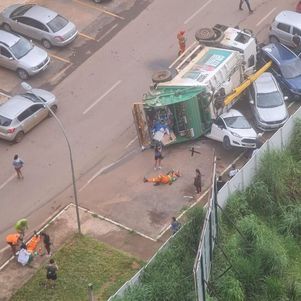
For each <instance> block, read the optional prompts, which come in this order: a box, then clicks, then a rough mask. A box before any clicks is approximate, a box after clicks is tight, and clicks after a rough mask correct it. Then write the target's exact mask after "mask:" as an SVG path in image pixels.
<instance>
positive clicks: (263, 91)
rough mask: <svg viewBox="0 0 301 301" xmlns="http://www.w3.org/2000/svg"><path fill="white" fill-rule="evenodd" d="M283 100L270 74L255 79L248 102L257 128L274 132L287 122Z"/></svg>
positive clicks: (266, 73)
mask: <svg viewBox="0 0 301 301" xmlns="http://www.w3.org/2000/svg"><path fill="white" fill-rule="evenodd" d="M285 98H287V97H284V96H283V94H282V91H281V89H280V88H279V85H278V83H277V81H276V79H275V78H274V76H273V75H272V73H270V72H265V73H263V74H262V75H261V76H260V77H259V78H257V80H256V81H255V82H254V83H253V85H252V86H251V87H250V89H249V101H250V105H251V110H252V112H253V114H254V117H255V121H256V125H257V127H258V128H260V129H262V130H264V131H268V130H274V129H277V128H279V127H281V126H282V125H283V124H284V123H285V122H286V121H287V119H288V112H287V108H286V104H285V101H284V100H285Z"/></svg>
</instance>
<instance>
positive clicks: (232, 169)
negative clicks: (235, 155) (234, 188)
mask: <svg viewBox="0 0 301 301" xmlns="http://www.w3.org/2000/svg"><path fill="white" fill-rule="evenodd" d="M238 172H239V169H237V168H236V166H235V164H232V166H231V169H230V170H229V173H228V175H229V177H230V178H233V177H234V176H235V175H236V174H237V173H238Z"/></svg>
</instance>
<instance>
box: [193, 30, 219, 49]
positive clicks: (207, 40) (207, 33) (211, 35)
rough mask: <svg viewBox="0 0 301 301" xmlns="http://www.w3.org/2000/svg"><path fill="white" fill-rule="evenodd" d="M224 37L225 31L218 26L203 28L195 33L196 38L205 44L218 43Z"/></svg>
mask: <svg viewBox="0 0 301 301" xmlns="http://www.w3.org/2000/svg"><path fill="white" fill-rule="evenodd" d="M223 38H224V33H223V32H222V31H221V30H220V29H218V28H216V27H213V28H201V29H199V30H198V31H196V33H195V39H196V40H197V41H198V42H199V43H201V44H204V45H208V46H211V45H216V44H218V43H219V42H221V40H222V39H223Z"/></svg>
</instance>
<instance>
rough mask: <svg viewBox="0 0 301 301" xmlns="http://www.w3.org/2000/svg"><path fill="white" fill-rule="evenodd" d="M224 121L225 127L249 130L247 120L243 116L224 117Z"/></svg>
mask: <svg viewBox="0 0 301 301" xmlns="http://www.w3.org/2000/svg"><path fill="white" fill-rule="evenodd" d="M224 121H225V123H226V125H227V127H230V128H232V129H250V128H251V126H250V124H249V122H248V120H247V119H246V118H245V117H243V116H234V117H226V118H224Z"/></svg>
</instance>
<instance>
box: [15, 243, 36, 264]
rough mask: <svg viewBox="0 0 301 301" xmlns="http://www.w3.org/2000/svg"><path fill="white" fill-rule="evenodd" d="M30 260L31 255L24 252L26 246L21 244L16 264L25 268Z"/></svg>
mask: <svg viewBox="0 0 301 301" xmlns="http://www.w3.org/2000/svg"><path fill="white" fill-rule="evenodd" d="M32 258H33V257H32V254H31V253H30V252H28V251H27V250H26V244H22V245H21V249H20V251H19V255H18V262H20V263H21V264H22V265H23V266H25V265H26V264H29V263H30V262H31V261H32Z"/></svg>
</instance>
